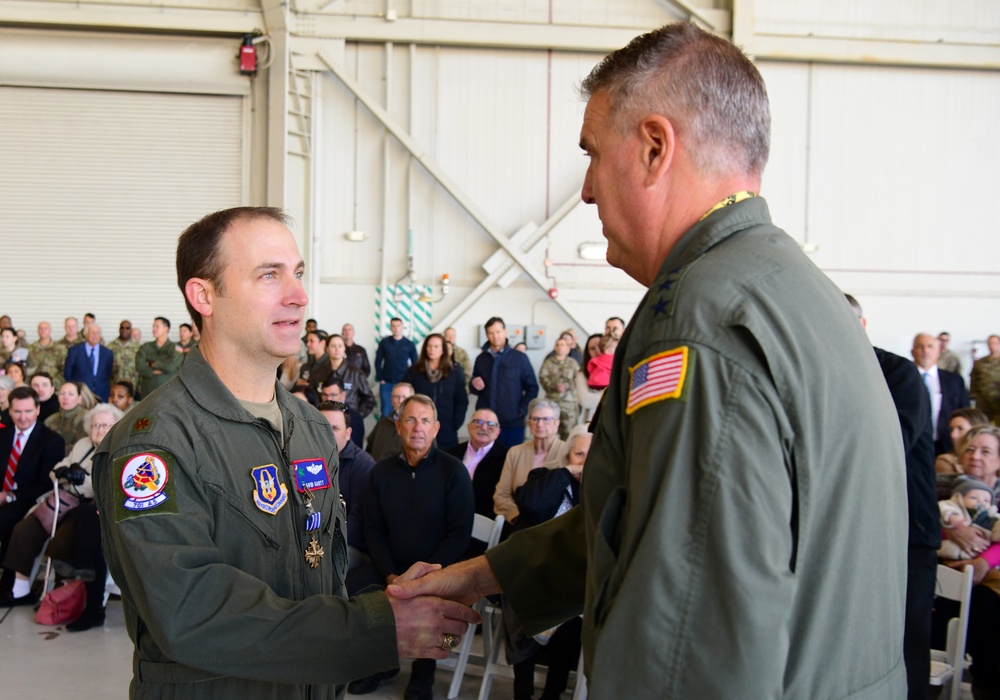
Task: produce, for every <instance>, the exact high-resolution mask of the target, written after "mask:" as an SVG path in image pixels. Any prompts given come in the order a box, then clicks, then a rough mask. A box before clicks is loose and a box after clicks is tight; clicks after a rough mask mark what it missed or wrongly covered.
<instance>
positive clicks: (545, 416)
mask: <svg viewBox="0 0 1000 700" xmlns="http://www.w3.org/2000/svg"><path fill="white" fill-rule="evenodd" d="M528 430H530V431H531V437H532V440H531V441H530V442H525V443H522V444H520V445H516V446H514V447H511V448H510V449H509V450H508V451H507V459H506V460H505V461H504V465H503V471H502V472H501V473H500V480H499V481H498V482H497V487H496V490H495V491H494V492H493V510H494V511H495V512H496V514H497V515H502V516H503V517H504V519H505V520H506V521H507V524H508V525H510V526H511V527H513V526H514V525H516V524H517V519H518V516H519V515H520V511H518V508H517V504H516V503H515V502H514V491H516V490H517V489H518V488H519V487H520V486H521V484H523V483H524V482H525V480H526V479H527V478H528V472H530V471H531V470H532V469H534V468H536V467H541V466H543V465H546V466H552V465H555V464H558V463H559V461H560V460H561V459H562V458H563V456H564V455H565V453H566V443H565V442H563V441H562V440H560V439H559V438H558V437H557V435H558V433H559V404H557V403H556V402H555V401H550V400H549V399H532V400H531V403H529V404H528ZM504 530H505V531H506V533H509V532H510V530H509V529H508V527H507V525H505V526H504Z"/></svg>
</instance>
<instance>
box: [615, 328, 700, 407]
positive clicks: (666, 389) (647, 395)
mask: <svg viewBox="0 0 1000 700" xmlns="http://www.w3.org/2000/svg"><path fill="white" fill-rule="evenodd" d="M693 360H694V350H693V349H692V348H689V347H687V346H686V345H682V346H680V347H678V348H674V349H673V350H667V351H665V352H660V353H657V354H655V355H653V356H652V357H647V358H646V359H645V360H643V361H642V362H640V363H639V364H637V365H634V366H632V367H630V368H629V371H628V372H629V382H628V401H626V403H625V414H626V415H632V414H633V413H635V412H636V411H638V410H639V409H640V408H643V407H644V406H648V405H650V404H652V403H656V402H657V401H665V400H667V399H680V400H682V401H683V400H685V392H684V380H685V379H686V378H687V375H688V372H689V371H690V370H691V365H692V364H693Z"/></svg>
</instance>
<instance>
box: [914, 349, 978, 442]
mask: <svg viewBox="0 0 1000 700" xmlns="http://www.w3.org/2000/svg"><path fill="white" fill-rule="evenodd" d="M911 353H912V355H913V362H914V364H915V365H916V366H917V370H918V371H919V372H920V375H921V377H922V378H923V380H924V386H926V387H927V393H928V395H929V396H930V399H931V425H932V427H933V429H934V454H935V455H940V454H946V453H948V452H951V451H952V450H953V449H954V448H955V446H954V445H953V444H952V442H951V431H950V429H949V427H948V418H949V416H951V412H952V411H954V410H955V409H957V408H968V407H969V392H968V391H967V390H966V388H965V381H964V380H963V379H962V375H960V374H956V373H955V372H949V371H947V370H944V369H941V368H940V367H938V358H939V357H940V356H941V343H940V341H939V340H938V339H937V338H935V337H934V336H933V335H931V334H929V333H918V334H917V336H916V337H915V338H914V339H913V350H912V351H911Z"/></svg>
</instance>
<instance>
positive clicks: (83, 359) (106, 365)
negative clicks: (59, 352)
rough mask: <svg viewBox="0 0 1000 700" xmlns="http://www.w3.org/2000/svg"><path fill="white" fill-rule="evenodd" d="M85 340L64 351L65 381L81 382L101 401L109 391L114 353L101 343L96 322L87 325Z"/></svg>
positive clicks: (106, 397)
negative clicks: (66, 351)
mask: <svg viewBox="0 0 1000 700" xmlns="http://www.w3.org/2000/svg"><path fill="white" fill-rule="evenodd" d="M85 338H86V342H84V343H81V344H79V345H74V346H73V347H71V348H70V349H69V352H68V353H66V369H65V371H64V372H63V374H64V375H65V376H66V381H77V382H83V383H84V384H86V385H87V386H88V387H90V390H91V391H92V392H94V394H95V395H96V396H97V397H98V398H99V399H100V400H101V401H102V402H106V401H107V400H108V394H110V393H111V373H112V370H113V369H114V365H115V354H114V353H113V352H111V350H110V349H109V348H106V347H104V346H103V345H101V327H100V326H98V325H97V324H96V323H91V324H90V325H89V326H87V331H86V335H85Z"/></svg>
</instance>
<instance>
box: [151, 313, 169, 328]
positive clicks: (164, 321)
mask: <svg viewBox="0 0 1000 700" xmlns="http://www.w3.org/2000/svg"><path fill="white" fill-rule="evenodd" d="M153 320H154V321H159V322H160V323H162V324H163V325H164V326H166V327H167V329H168V330H169V329H170V319H169V318H166V317H164V316H157V317H156V318H154V319H153Z"/></svg>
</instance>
